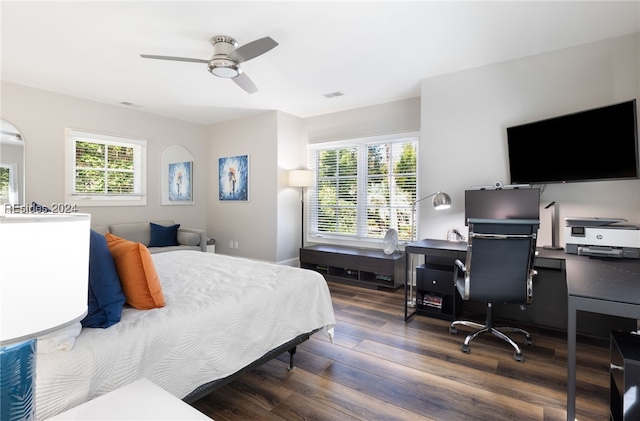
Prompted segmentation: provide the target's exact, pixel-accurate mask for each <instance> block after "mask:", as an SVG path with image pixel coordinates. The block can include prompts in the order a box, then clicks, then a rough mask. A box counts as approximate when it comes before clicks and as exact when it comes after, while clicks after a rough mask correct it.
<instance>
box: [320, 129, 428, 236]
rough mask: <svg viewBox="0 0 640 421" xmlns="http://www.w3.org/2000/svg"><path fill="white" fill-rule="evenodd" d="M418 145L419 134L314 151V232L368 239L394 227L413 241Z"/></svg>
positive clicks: (326, 146) (343, 143) (337, 144)
mask: <svg viewBox="0 0 640 421" xmlns="http://www.w3.org/2000/svg"><path fill="white" fill-rule="evenodd" d="M418 140H419V139H418V136H417V134H415V133H414V134H408V135H407V134H405V135H393V136H378V137H375V138H366V139H356V140H351V141H340V142H332V143H324V144H317V145H312V146H310V148H309V149H310V164H309V167H310V168H312V169H314V170H315V171H316V187H315V188H314V189H311V190H310V202H311V206H310V209H311V210H310V215H309V233H310V234H311V235H312V236H318V237H344V238H351V239H357V240H368V239H382V238H383V237H384V235H385V233H386V232H387V230H388V229H389V228H394V229H396V230H397V231H398V236H399V238H400V239H403V240H410V238H411V232H412V230H411V224H412V222H413V221H412V218H411V211H412V204H413V202H414V201H415V198H416V191H417V162H416V160H417V156H418Z"/></svg>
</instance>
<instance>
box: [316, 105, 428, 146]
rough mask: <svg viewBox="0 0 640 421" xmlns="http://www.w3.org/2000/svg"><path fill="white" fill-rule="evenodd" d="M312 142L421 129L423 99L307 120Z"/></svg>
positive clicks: (363, 108) (373, 106)
mask: <svg viewBox="0 0 640 421" xmlns="http://www.w3.org/2000/svg"><path fill="white" fill-rule="evenodd" d="M304 123H305V125H306V128H307V132H308V136H309V143H318V142H327V141H332V140H341V139H354V138H359V137H366V136H373V135H380V134H387V133H399V132H410V131H417V130H420V98H410V99H405V100H401V101H394V102H388V103H385V104H379V105H372V106H369V107H362V108H356V109H353V110H347V111H341V112H337V113H330V114H323V115H319V116H315V117H308V118H305V119H304Z"/></svg>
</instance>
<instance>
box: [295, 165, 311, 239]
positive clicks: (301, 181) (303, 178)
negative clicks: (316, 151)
mask: <svg viewBox="0 0 640 421" xmlns="http://www.w3.org/2000/svg"><path fill="white" fill-rule="evenodd" d="M315 181H316V179H315V173H314V172H313V171H311V170H291V171H289V186H291V187H300V204H301V208H302V218H301V220H300V232H301V234H300V235H301V237H302V238H301V241H300V247H304V188H305V187H311V186H313V185H314V184H315Z"/></svg>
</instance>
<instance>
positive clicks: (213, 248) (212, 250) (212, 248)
mask: <svg viewBox="0 0 640 421" xmlns="http://www.w3.org/2000/svg"><path fill="white" fill-rule="evenodd" d="M215 252H216V245H215V244H209V245H208V246H207V253H215Z"/></svg>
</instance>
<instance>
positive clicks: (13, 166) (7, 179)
mask: <svg viewBox="0 0 640 421" xmlns="http://www.w3.org/2000/svg"><path fill="white" fill-rule="evenodd" d="M17 174H18V164H17V163H15V162H11V163H0V204H6V203H11V204H17V203H18V201H19V200H18V182H17V180H16V175H17Z"/></svg>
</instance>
